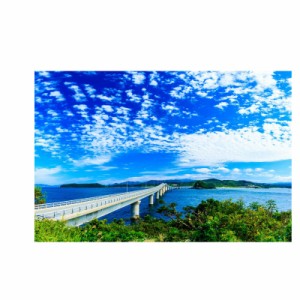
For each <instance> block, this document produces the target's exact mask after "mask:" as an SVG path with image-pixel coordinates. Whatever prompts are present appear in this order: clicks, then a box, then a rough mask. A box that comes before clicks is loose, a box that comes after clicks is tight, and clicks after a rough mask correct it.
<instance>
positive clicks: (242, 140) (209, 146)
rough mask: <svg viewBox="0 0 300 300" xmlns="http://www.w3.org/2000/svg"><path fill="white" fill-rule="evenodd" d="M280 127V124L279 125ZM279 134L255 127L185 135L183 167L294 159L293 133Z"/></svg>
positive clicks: (284, 130) (279, 130) (279, 131)
mask: <svg viewBox="0 0 300 300" xmlns="http://www.w3.org/2000/svg"><path fill="white" fill-rule="evenodd" d="M279 126H280V125H279ZM276 130H277V131H276V134H272V133H271V132H270V131H265V132H260V131H258V128H256V127H245V128H242V129H238V130H225V131H222V132H208V133H194V134H182V135H181V137H180V143H181V145H182V146H181V149H180V150H181V152H180V155H179V156H180V159H179V162H178V163H179V165H180V166H199V165H216V164H220V163H224V162H262V161H277V160H284V159H290V158H291V133H290V130H289V129H288V127H287V126H280V127H276Z"/></svg>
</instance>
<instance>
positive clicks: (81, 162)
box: [71, 155, 111, 167]
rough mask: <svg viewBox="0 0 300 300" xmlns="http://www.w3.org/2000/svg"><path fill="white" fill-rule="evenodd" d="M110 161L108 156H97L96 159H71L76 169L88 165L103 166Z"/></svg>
mask: <svg viewBox="0 0 300 300" xmlns="http://www.w3.org/2000/svg"><path fill="white" fill-rule="evenodd" d="M110 160H111V156H110V155H104V156H98V157H93V158H91V157H86V158H83V159H80V160H73V159H71V161H72V163H73V164H74V165H75V166H76V167H83V166H90V165H103V164H105V163H107V162H109V161H110Z"/></svg>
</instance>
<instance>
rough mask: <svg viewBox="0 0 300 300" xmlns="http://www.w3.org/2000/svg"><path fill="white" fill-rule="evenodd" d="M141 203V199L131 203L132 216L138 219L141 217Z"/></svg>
mask: <svg viewBox="0 0 300 300" xmlns="http://www.w3.org/2000/svg"><path fill="white" fill-rule="evenodd" d="M140 203H141V201H140V200H138V201H136V202H134V203H132V204H131V218H132V219H138V218H139V217H140Z"/></svg>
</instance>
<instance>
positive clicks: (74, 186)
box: [60, 183, 105, 188]
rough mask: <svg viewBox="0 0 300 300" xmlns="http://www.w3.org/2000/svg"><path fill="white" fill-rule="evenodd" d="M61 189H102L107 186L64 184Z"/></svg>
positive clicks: (98, 184) (97, 184)
mask: <svg viewBox="0 0 300 300" xmlns="http://www.w3.org/2000/svg"><path fill="white" fill-rule="evenodd" d="M60 187H61V188H82V187H84V188H101V187H105V185H102V184H100V183H68V184H62V185H61V186H60Z"/></svg>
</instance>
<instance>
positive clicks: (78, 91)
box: [65, 82, 87, 102]
mask: <svg viewBox="0 0 300 300" xmlns="http://www.w3.org/2000/svg"><path fill="white" fill-rule="evenodd" d="M65 84H66V82H65ZM67 86H68V88H69V89H70V90H72V91H73V92H74V93H75V95H73V98H74V99H75V100H76V101H77V102H85V101H87V99H86V96H85V94H84V93H83V92H82V90H81V89H80V87H79V86H77V85H76V84H73V85H70V86H69V85H67Z"/></svg>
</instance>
